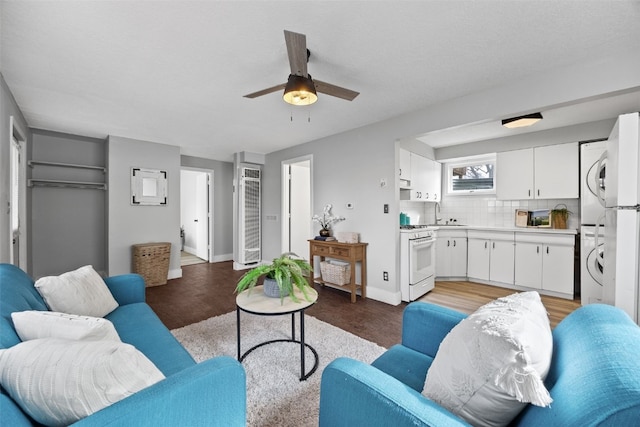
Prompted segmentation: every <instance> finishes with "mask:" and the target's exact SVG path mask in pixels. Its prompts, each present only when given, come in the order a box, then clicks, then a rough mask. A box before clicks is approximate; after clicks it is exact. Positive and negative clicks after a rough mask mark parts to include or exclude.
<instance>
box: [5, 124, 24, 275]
mask: <svg viewBox="0 0 640 427" xmlns="http://www.w3.org/2000/svg"><path fill="white" fill-rule="evenodd" d="M9 129H10V130H11V159H10V169H11V171H10V174H11V177H10V180H11V182H10V187H9V192H10V195H9V197H10V199H9V200H10V201H9V218H10V227H11V230H10V232H11V234H10V235H11V245H10V250H9V252H10V253H9V259H10V260H9V262H10V263H11V264H14V265H16V266H18V267H20V268H21V269H23V270H24V271H27V232H26V224H27V221H26V213H27V209H26V207H27V202H26V199H27V198H26V193H27V184H26V183H27V179H26V178H27V170H26V162H25V157H26V156H25V153H24V147H25V146H26V137H25V133H24V132H23V131H22V130H21V129H19V128H18V126H17V124H16V122H15V120H14V118H13V116H11V117H10V119H9Z"/></svg>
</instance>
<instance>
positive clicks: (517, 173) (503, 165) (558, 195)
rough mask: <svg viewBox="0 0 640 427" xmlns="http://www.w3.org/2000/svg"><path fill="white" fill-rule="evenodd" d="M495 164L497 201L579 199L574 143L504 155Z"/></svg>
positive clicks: (517, 151)
mask: <svg viewBox="0 0 640 427" xmlns="http://www.w3.org/2000/svg"><path fill="white" fill-rule="evenodd" d="M496 162H497V167H496V185H497V188H496V197H497V199H498V200H522V199H577V198H578V197H579V193H578V182H579V169H578V168H579V166H578V165H579V159H578V143H577V142H572V143H568V144H559V145H550V146H546V147H536V148H527V149H524V150H515V151H506V152H502V153H498V154H497V158H496Z"/></svg>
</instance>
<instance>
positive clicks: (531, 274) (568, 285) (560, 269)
mask: <svg viewBox="0 0 640 427" xmlns="http://www.w3.org/2000/svg"><path fill="white" fill-rule="evenodd" d="M515 239H516V248H515V284H516V285H517V286H523V287H527V288H533V289H541V290H544V291H550V292H554V293H558V294H562V295H558V296H564V297H565V298H573V288H574V286H573V284H574V254H575V236H573V235H567V234H557V235H556V234H554V235H550V234H543V235H542V234H541V235H537V234H533V233H516V236H515Z"/></svg>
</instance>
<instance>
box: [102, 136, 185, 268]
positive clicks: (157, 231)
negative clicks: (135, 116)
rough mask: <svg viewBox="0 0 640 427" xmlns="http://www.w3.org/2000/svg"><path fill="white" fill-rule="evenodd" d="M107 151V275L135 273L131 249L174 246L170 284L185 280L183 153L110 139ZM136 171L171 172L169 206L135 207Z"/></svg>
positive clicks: (151, 144)
mask: <svg viewBox="0 0 640 427" xmlns="http://www.w3.org/2000/svg"><path fill="white" fill-rule="evenodd" d="M107 151H108V153H107V159H108V165H107V169H108V171H109V172H108V174H109V177H108V183H109V199H108V248H109V249H108V258H109V260H108V273H109V275H116V274H123V273H129V272H131V271H132V262H131V245H134V244H137V243H150V242H170V243H171V244H172V245H171V260H170V263H169V278H175V277H181V276H182V270H181V268H180V148H179V147H174V146H171V145H163V144H156V143H152V142H146V141H139V140H135V139H129V138H122V137H118V136H110V137H109V141H108V148H107ZM132 167H139V168H148V169H159V170H163V171H167V180H168V190H167V191H168V198H167V204H166V205H164V206H133V205H131V168H132Z"/></svg>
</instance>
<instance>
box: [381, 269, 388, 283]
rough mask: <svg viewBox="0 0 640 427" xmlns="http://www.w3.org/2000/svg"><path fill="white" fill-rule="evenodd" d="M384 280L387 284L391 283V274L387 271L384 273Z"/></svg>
mask: <svg viewBox="0 0 640 427" xmlns="http://www.w3.org/2000/svg"><path fill="white" fill-rule="evenodd" d="M382 280H384V281H385V282H388V281H389V272H387V271H383V272H382Z"/></svg>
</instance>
